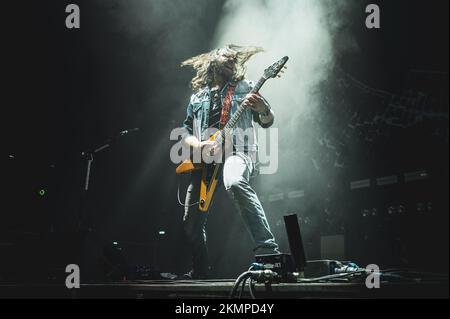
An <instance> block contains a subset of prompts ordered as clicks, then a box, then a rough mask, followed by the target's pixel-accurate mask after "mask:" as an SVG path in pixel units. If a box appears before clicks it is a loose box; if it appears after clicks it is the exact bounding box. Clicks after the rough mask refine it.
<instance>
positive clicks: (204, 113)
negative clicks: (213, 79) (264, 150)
mask: <svg viewBox="0 0 450 319" xmlns="http://www.w3.org/2000/svg"><path fill="white" fill-rule="evenodd" d="M229 85H230V82H229V83H227V84H226V85H225V86H224V87H223V89H222V90H221V92H220V98H221V103H222V105H223V101H224V98H225V95H226V92H227V90H228V86H229ZM253 87H254V83H253V82H252V81H249V80H242V81H239V82H238V83H237V84H236V88H235V90H234V93H233V97H232V104H231V115H230V116H233V114H234V112H235V111H236V110H237V108H238V106H239V105H240V104H241V102H242V101H243V100H244V98H245V96H246V95H247V94H248V93H250V91H251V90H252V89H253ZM210 94H211V90H210V88H209V87H205V88H203V89H201V90H199V91H198V92H196V93H194V94H193V95H192V96H191V100H190V102H189V105H188V106H187V115H186V119H185V120H184V122H183V127H184V128H185V129H186V130H187V135H194V136H195V137H197V138H198V139H199V140H200V141H204V140H206V139H207V138H209V133H210V132H208V124H209V111H210V104H211V99H210ZM264 101H265V102H266V104H267V105H269V104H268V102H267V101H266V100H264ZM230 118H231V117H230ZM253 122H256V123H258V124H259V125H261V127H263V128H267V127H270V126H271V125H272V124H273V121H271V122H270V123H267V124H263V123H262V122H261V120H260V118H259V115H258V114H257V113H256V112H254V111H252V110H251V109H246V110H245V111H244V113H243V114H242V115H241V117H240V119H239V121H238V122H237V125H236V128H240V129H242V130H244V131H246V132H251V136H248V135H247V139H246V138H245V135H243V134H242V131H241V130H235V131H234V134H233V144H234V146H235V148H236V149H237V150H240V151H257V150H258V144H257V141H256V132H255V129H254V125H253Z"/></svg>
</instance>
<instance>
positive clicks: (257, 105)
mask: <svg viewBox="0 0 450 319" xmlns="http://www.w3.org/2000/svg"><path fill="white" fill-rule="evenodd" d="M243 105H244V106H245V107H249V108H250V109H252V110H253V111H255V112H257V113H264V112H266V111H267V109H268V106H267V105H266V102H265V101H264V99H263V98H262V97H261V95H259V94H258V93H250V94H247V96H246V97H245V100H244V102H243Z"/></svg>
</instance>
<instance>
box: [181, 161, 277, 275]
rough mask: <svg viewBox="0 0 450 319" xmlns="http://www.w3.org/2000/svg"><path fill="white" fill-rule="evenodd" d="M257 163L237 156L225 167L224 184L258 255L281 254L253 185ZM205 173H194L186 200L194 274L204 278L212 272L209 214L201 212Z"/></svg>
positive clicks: (186, 216) (186, 219) (188, 233)
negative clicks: (203, 176)
mask: <svg viewBox="0 0 450 319" xmlns="http://www.w3.org/2000/svg"><path fill="white" fill-rule="evenodd" d="M253 170H254V163H253V162H252V161H251V159H250V157H249V156H247V155H245V154H243V153H237V154H235V155H232V156H230V157H228V158H227V159H226V160H225V163H224V164H223V184H224V186H225V189H226V191H227V193H228V194H229V196H230V197H231V199H232V200H233V201H234V203H235V206H236V208H237V209H238V211H239V213H240V214H241V216H242V218H243V220H244V223H245V225H246V227H247V229H248V231H249V233H250V235H251V237H252V239H253V241H254V243H255V245H256V247H255V249H254V251H255V254H271V253H279V251H278V245H277V243H276V242H275V239H274V236H273V234H272V232H271V231H270V227H269V224H268V222H267V219H266V215H265V213H264V209H263V207H262V205H261V202H260V201H259V199H258V196H257V195H256V193H255V191H254V190H253V188H252V187H251V186H250V183H249V182H250V177H251V175H252V172H253ZM200 179H201V171H197V172H194V173H193V174H192V179H191V183H190V185H189V187H188V190H187V194H186V199H185V214H184V218H183V223H184V230H185V232H186V235H187V237H188V239H189V242H190V244H191V247H192V256H193V268H194V272H196V273H197V274H200V275H204V274H206V272H207V269H208V250H207V244H206V231H205V227H206V221H207V215H208V213H205V212H202V211H200V210H199V209H198V204H195V205H192V204H193V203H196V202H198V198H199V194H200ZM216 191H217V190H216Z"/></svg>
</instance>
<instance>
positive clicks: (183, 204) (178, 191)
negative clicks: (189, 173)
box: [177, 180, 200, 208]
mask: <svg viewBox="0 0 450 319" xmlns="http://www.w3.org/2000/svg"><path fill="white" fill-rule="evenodd" d="M177 197H178V204H180V205H181V206H183V207H184V208H186V207H191V206H194V205H198V204H200V201H198V202H195V203H193V204H189V205H186V204H185V203H182V202H181V199H180V180H178V189H177Z"/></svg>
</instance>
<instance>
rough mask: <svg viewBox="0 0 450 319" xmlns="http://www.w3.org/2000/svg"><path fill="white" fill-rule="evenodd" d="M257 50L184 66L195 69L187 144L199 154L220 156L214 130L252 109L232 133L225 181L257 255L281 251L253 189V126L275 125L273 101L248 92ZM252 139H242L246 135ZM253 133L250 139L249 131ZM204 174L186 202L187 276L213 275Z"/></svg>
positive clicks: (221, 52)
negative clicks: (202, 194) (201, 203)
mask: <svg viewBox="0 0 450 319" xmlns="http://www.w3.org/2000/svg"><path fill="white" fill-rule="evenodd" d="M261 51H263V50H262V49H261V48H256V47H241V46H237V45H228V46H226V47H224V48H221V49H216V50H213V51H211V52H208V53H205V54H201V55H198V56H195V57H193V58H190V59H188V60H186V61H184V62H183V63H182V64H181V65H182V66H191V67H193V68H194V70H195V71H196V76H195V77H194V78H193V79H192V81H191V86H192V88H193V90H194V92H195V93H194V94H193V95H192V96H191V99H190V103H189V105H188V106H187V116H186V119H185V121H184V122H183V127H184V128H185V129H186V134H185V136H184V137H183V141H184V143H185V144H186V145H188V146H190V147H192V148H193V149H194V150H204V149H205V148H206V149H207V151H208V152H209V153H211V154H214V153H217V152H220V148H221V146H220V145H217V144H216V143H214V142H213V141H209V140H208V138H209V132H208V131H209V129H211V128H215V129H220V128H222V127H223V126H224V125H225V124H226V123H227V121H228V120H229V118H230V117H231V116H232V115H233V112H234V111H235V110H236V109H237V107H238V106H239V104H240V103H241V102H242V103H243V104H244V105H245V106H246V107H247V109H246V110H245V111H244V114H243V115H242V116H241V117H240V119H239V121H238V124H237V126H236V128H237V129H236V130H234V131H233V135H232V141H231V142H232V144H231V143H230V144H231V145H232V147H233V152H232V153H231V155H230V156H228V157H226V158H225V162H224V165H223V171H222V177H223V183H224V186H225V189H226V190H227V193H228V194H229V195H230V197H231V198H232V199H233V201H234V202H235V205H236V207H237V209H238V211H239V212H240V214H241V216H242V218H243V220H244V223H245V225H246V227H247V229H248V230H249V232H250V234H251V237H252V238H253V240H254V242H255V245H256V247H255V249H254V251H255V254H272V253H279V251H278V245H277V243H276V242H275V239H274V236H273V234H272V232H271V231H270V227H269V224H268V222H267V219H266V216H265V213H264V209H263V207H262V205H261V202H260V200H259V199H258V196H257V195H256V193H255V191H254V190H253V188H252V187H251V186H250V183H249V181H250V177H251V176H253V175H254V174H255V172H256V169H255V164H256V160H255V159H256V155H257V154H256V153H257V151H258V146H257V142H256V137H255V129H254V126H253V125H254V124H253V123H254V122H256V123H258V124H259V125H261V126H262V127H263V128H268V127H270V126H271V125H272V124H273V122H274V114H273V111H272V110H271V108H270V106H269V104H268V102H267V101H266V100H265V99H264V98H263V97H262V96H261V95H259V94H248V93H249V92H250V91H251V90H252V88H253V82H251V81H248V80H245V79H244V76H245V72H246V67H245V63H246V62H247V61H248V60H249V59H250V58H251V57H252V56H253V55H254V54H256V53H258V52H261ZM244 131H245V132H246V133H247V135H246V136H243V132H244ZM249 131H250V132H251V133H252V134H250V136H248V132H249ZM200 179H201V171H195V172H193V173H192V176H191V182H190V185H189V187H188V190H187V194H186V199H185V214H184V217H183V223H184V229H185V232H186V235H187V237H188V239H189V241H190V244H191V247H192V255H193V269H192V271H191V272H189V273H188V274H187V277H188V278H192V279H204V278H207V277H208V269H209V268H208V253H207V243H206V232H205V226H206V220H207V213H205V212H202V211H199V209H198V205H195V203H196V202H198V198H199V187H200Z"/></svg>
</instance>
